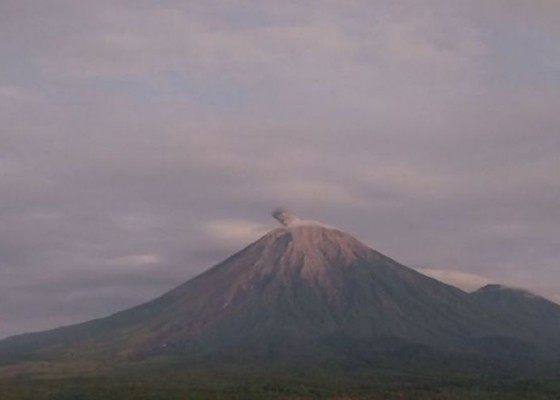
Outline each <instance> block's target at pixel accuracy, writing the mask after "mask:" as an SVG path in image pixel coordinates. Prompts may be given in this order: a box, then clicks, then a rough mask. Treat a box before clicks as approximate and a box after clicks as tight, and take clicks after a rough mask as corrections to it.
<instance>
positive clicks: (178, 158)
mask: <svg viewBox="0 0 560 400" xmlns="http://www.w3.org/2000/svg"><path fill="white" fill-rule="evenodd" d="M559 18H560V9H559V8H558V7H557V2H555V1H546V0H540V1H534V2H526V3H521V2H516V3H515V4H512V3H511V2H509V1H505V0H504V1H501V0H496V1H472V2H462V3H461V4H459V3H457V2H445V1H438V0H430V1H427V2H423V3H422V4H421V5H420V4H418V2H414V1H405V0H402V1H375V2H370V1H367V2H366V1H360V0H356V1H348V2H337V1H328V2H324V1H321V2H314V1H310V2H305V3H303V4H302V3H290V2H266V3H262V2H253V1H241V0H239V1H232V2H227V3H224V2H213V1H209V2H204V3H200V2H179V1H171V0H169V1H160V2H158V3H157V4H155V3H153V2H145V1H134V2H132V1H119V2H114V1H111V2H109V1H95V2H94V1H81V2H79V3H78V2H72V1H64V0H57V1H52V2H49V5H48V6H47V5H43V4H40V3H39V2H31V1H4V2H2V3H1V4H0V51H1V52H2V54H3V57H2V62H1V63H0V120H1V121H2V129H1V130H0V196H1V199H2V201H0V289H1V290H0V293H1V298H0V299H1V300H2V301H1V303H0V304H2V305H1V306H0V321H1V324H0V336H1V335H8V334H14V333H18V332H23V331H28V330H35V329H44V328H48V327H53V326H55V325H57V324H65V323H69V322H74V321H80V320H85V319H88V318H91V317H97V316H102V315H106V314H109V313H112V312H115V311H117V310H119V309H120V308H123V307H126V306H130V305H133V304H136V303H138V302H141V301H145V300H148V299H150V298H151V297H153V296H155V295H157V294H159V293H160V292H162V291H164V290H167V289H169V288H171V287H173V286H174V285H177V284H179V283H181V282H182V281H184V280H185V279H188V278H190V277H192V276H194V275H195V274H196V273H198V272H200V271H202V270H204V269H205V268H207V267H209V266H211V265H212V264H213V263H215V262H218V261H220V259H221V258H223V257H225V256H227V255H229V254H230V253H231V252H232V251H235V250H238V249H239V248H240V247H241V246H243V244H246V242H247V241H250V240H251V239H252V238H253V237H255V236H258V234H260V233H262V232H263V231H265V230H266V228H267V227H268V226H270V227H273V226H274V223H273V221H271V220H270V218H269V216H268V215H269V211H270V209H271V208H272V207H275V206H277V205H282V206H285V207H287V208H288V209H292V210H294V211H295V212H297V214H298V215H301V216H302V217H303V218H306V219H316V220H320V221H324V222H325V223H329V224H332V225H335V226H338V227H340V228H342V229H344V230H346V231H348V232H349V233H352V234H354V235H355V236H357V237H358V238H360V239H362V240H363V241H365V242H366V243H368V244H369V245H371V246H372V247H374V248H376V249H378V250H380V251H382V252H385V253H388V254H389V255H391V256H393V257H395V258H397V259H398V260H400V261H402V262H404V263H406V264H408V265H412V266H415V267H420V268H424V269H432V270H434V269H437V270H440V269H448V270H450V271H456V272H458V273H464V274H471V275H481V276H484V277H486V278H488V279H490V280H494V281H498V282H506V283H510V284H514V285H516V286H526V287H529V288H533V289H535V290H540V291H541V292H542V293H545V294H547V295H549V296H551V297H552V296H557V293H558V288H559V287H560V272H558V267H559V260H560V250H559V249H560V243H559V240H558V234H557V233H558V229H559V224H560V215H559V211H558V207H557V203H558V198H559V194H560V184H559V182H560V176H559V173H558V171H560V158H559V157H558V152H559V150H560V136H559V135H558V129H559V128H560V115H559V114H558V112H557V109H558V105H559V104H560V87H559V86H560V52H559V50H558V46H557V43H558V39H559V36H560V29H559V28H558V27H559V26H560V24H559V23H557V22H558V20H559ZM148 261H149V262H148Z"/></svg>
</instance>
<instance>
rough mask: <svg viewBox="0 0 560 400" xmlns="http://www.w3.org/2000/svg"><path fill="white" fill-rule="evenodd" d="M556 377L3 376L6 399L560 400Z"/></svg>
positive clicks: (0, 386) (0, 385) (1, 394)
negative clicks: (444, 379)
mask: <svg viewBox="0 0 560 400" xmlns="http://www.w3.org/2000/svg"><path fill="white" fill-rule="evenodd" d="M559 398H560V382H559V381H558V380H552V379H551V380H512V381H507V380H494V381H492V382H484V381H480V380H479V381H473V380H469V379H464V380H450V381H448V382H445V383H442V382H439V383H436V382H424V383H419V382H416V383H413V382H381V381H379V377H374V378H370V379H365V378H364V377H361V378H359V379H358V378H353V379H352V378H344V379H337V378H333V379H324V380H322V379H319V378H313V379H311V378H304V379H297V378H282V377H275V378H273V379H272V378H271V379H269V380H267V379H264V378H262V377H260V378H256V379H254V380H251V379H248V378H245V379H233V378H232V377H226V376H211V375H208V376H201V375H198V376H197V375H189V374H174V375H166V376H157V377H141V376H138V377H131V376H128V377H97V378H88V379H64V380H60V379H50V380H49V379H46V380H31V381H29V380H20V381H18V380H9V381H8V380H4V381H0V399H2V400H99V399H103V400H113V399H114V400H117V399H118V400H127V399H131V400H185V399H188V400H196V399H204V400H208V399H244V400H250V399H259V400H262V399H265V400H266V399H269V400H275V399H291V400H296V399H297V400H303V399H333V400H357V399H384V400H407V399H411V400H412V399H414V400H432V399H433V400H466V399H473V400H474V399H476V400H485V399H488V400H513V399H531V400H557V399H559Z"/></svg>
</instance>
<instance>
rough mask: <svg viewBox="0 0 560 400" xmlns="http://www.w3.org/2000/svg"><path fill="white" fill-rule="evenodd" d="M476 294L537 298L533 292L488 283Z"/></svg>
mask: <svg viewBox="0 0 560 400" xmlns="http://www.w3.org/2000/svg"><path fill="white" fill-rule="evenodd" d="M476 292H478V293H509V294H517V295H522V296H524V297H539V296H537V295H536V294H534V293H533V292H531V291H529V290H527V289H522V288H516V287H511V286H506V285H500V284H497V283H490V284H488V285H486V286H483V287H481V288H480V289H478V290H477V291H476Z"/></svg>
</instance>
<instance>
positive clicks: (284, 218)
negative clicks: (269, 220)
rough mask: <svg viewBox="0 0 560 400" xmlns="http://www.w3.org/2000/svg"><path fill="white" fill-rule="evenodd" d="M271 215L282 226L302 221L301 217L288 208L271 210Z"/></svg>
mask: <svg viewBox="0 0 560 400" xmlns="http://www.w3.org/2000/svg"><path fill="white" fill-rule="evenodd" d="M272 216H273V217H274V218H275V219H276V220H278V222H280V223H281V224H282V225H284V226H293V225H297V224H299V223H301V222H302V220H301V218H299V217H298V216H297V215H295V214H293V213H291V212H290V211H288V210H284V209H282V208H277V209H276V210H274V211H273V212H272Z"/></svg>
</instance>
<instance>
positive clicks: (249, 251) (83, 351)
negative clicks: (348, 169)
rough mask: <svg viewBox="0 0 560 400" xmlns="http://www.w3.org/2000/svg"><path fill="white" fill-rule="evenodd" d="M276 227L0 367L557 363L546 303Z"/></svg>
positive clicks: (28, 342)
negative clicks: (154, 294)
mask: <svg viewBox="0 0 560 400" xmlns="http://www.w3.org/2000/svg"><path fill="white" fill-rule="evenodd" d="M274 216H275V218H277V219H278V220H279V221H280V222H281V224H282V226H281V227H279V228H277V229H274V230H272V231H270V232H269V233H267V234H266V235H265V236H263V237H262V238H260V239H259V240H257V241H256V242H254V243H252V244H250V245H249V246H247V247H246V248H244V249H243V250H241V251H239V252H238V253H236V254H234V255H232V256H231V257H229V258H228V259H226V260H225V261H223V262H221V263H219V264H218V265H216V266H214V267H212V268H210V269H209V270H207V271H206V272H204V273H202V274H201V275H199V276H197V277H195V278H193V279H191V280H189V281H187V282H186V283H184V284H182V285H181V286H178V287H177V288H175V289H173V290H171V291H170V292H168V293H165V294H164V295H162V296H161V297H159V298H156V299H155V300H153V301H150V302H147V303H145V304H142V305H139V306H137V307H134V308H131V309H128V310H125V311H122V312H119V313H117V314H114V315H111V316H109V317H106V318H102V319H98V320H93V321H89V322H86V323H82V324H78V325H73V326H69V327H62V328H58V329H54V330H51V331H46V332H38V333H31V334H24V335H19V336H14V337H11V338H8V339H5V340H3V341H0V364H1V365H3V366H4V369H6V368H7V369H9V368H10V367H11V366H14V365H22V363H24V364H26V365H43V364H44V363H47V364H48V363H59V364H64V363H71V365H75V363H76V362H83V363H89V364H91V365H96V366H99V365H103V366H105V367H107V368H116V367H122V366H126V365H129V364H134V363H149V362H151V361H153V360H160V361H161V360H175V361H176V362H177V360H179V361H180V362H181V363H183V364H185V365H201V364H217V365H219V364H223V363H231V362H239V363H249V364H251V363H252V364H256V365H270V364H282V365H286V366H295V365H306V364H313V365H327V364H337V365H352V366H361V367H368V366H372V365H378V364H380V363H382V362H387V363H391V365H397V366H398V365H400V364H402V363H405V362H409V361H410V359H425V360H442V359H449V357H451V358H453V357H457V358H462V359H465V358H473V357H474V358H480V359H490V358H504V357H506V358H508V359H511V357H519V358H525V359H526V358H531V359H536V360H538V359H546V358H550V357H557V356H558V355H560V306H558V305H556V304H554V303H552V302H549V301H547V300H545V299H543V298H541V297H538V296H534V295H528V294H527V293H526V292H522V291H516V290H513V289H508V288H504V287H502V286H497V285H490V286H488V287H486V288H483V289H481V290H479V291H477V292H475V293H466V292H463V291H462V290H460V289H458V288H455V287H453V286H449V285H447V284H444V283H442V282H439V281H437V280H435V279H432V278H429V277H427V276H425V275H422V274H420V273H418V272H416V271H415V270H413V269H410V268H407V267H405V266H403V265H401V264H399V263H398V262H396V261H394V260H393V259H391V258H389V257H387V256H385V255H383V254H381V253H379V252H377V251H375V250H373V249H371V248H369V247H368V246H366V245H365V244H363V243H361V242H360V241H359V240H357V239H355V238H354V237H352V236H350V235H348V234H346V233H344V232H342V231H340V230H338V229H336V228H333V227H330V226H327V225H323V224H320V223H318V222H312V221H305V220H302V219H300V218H298V217H296V216H295V215H293V214H291V213H289V212H287V211H284V210H277V211H275V212H274ZM41 363H43V364H41ZM48 365H51V364H48ZM69 365H70V364H69Z"/></svg>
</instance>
